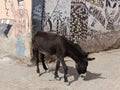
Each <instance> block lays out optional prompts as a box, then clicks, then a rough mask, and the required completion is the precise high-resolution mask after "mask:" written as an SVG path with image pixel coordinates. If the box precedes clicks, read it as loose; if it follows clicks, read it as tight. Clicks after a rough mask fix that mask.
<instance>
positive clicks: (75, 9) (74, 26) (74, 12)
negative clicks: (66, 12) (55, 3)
mask: <svg viewBox="0 0 120 90" xmlns="http://www.w3.org/2000/svg"><path fill="white" fill-rule="evenodd" d="M87 26H88V8H87V7H86V5H85V4H84V3H83V2H72V3H71V30H70V33H71V39H73V40H74V41H75V40H77V41H78V40H80V39H82V40H85V39H86V38H87V31H88V27H87Z"/></svg>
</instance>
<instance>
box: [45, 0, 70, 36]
mask: <svg viewBox="0 0 120 90" xmlns="http://www.w3.org/2000/svg"><path fill="white" fill-rule="evenodd" d="M69 28H70V0H46V3H45V18H44V31H51V32H53V33H57V34H62V35H69V30H70V29H69Z"/></svg>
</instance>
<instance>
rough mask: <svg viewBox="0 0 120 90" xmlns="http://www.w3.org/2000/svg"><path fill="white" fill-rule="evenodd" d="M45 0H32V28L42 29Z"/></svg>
mask: <svg viewBox="0 0 120 90" xmlns="http://www.w3.org/2000/svg"><path fill="white" fill-rule="evenodd" d="M44 4H45V0H32V28H33V30H34V29H37V30H38V31H41V30H42V17H43V11H44Z"/></svg>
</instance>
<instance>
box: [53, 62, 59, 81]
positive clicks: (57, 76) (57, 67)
mask: <svg viewBox="0 0 120 90" xmlns="http://www.w3.org/2000/svg"><path fill="white" fill-rule="evenodd" d="M59 67H60V61H59V60H57V62H56V68H55V74H54V75H55V79H56V80H60V78H59V75H58V70H59Z"/></svg>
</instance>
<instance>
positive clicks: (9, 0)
mask: <svg viewBox="0 0 120 90" xmlns="http://www.w3.org/2000/svg"><path fill="white" fill-rule="evenodd" d="M21 1H24V4H23V6H24V10H23V11H20V10H19V9H20V8H21V7H19V5H18V3H19V2H20V4H21ZM33 1H34V2H36V1H38V0H2V1H1V2H0V5H1V8H0V13H1V14H0V42H1V44H0V49H1V50H3V51H6V52H9V53H13V54H17V55H20V56H28V57H29V56H30V41H31V32H32V31H31V23H32V22H31V21H32V20H33V19H35V17H33V16H34V15H33V14H31V13H32V12H34V13H35V14H36V15H37V14H39V13H40V12H41V10H44V13H43V15H42V14H40V15H38V16H39V17H41V18H40V19H38V21H39V20H43V21H42V22H43V24H42V26H43V27H44V29H42V30H43V31H46V32H52V33H57V34H60V35H65V36H66V37H67V38H68V39H70V40H72V41H74V42H75V43H78V44H80V45H81V47H82V48H84V49H85V50H86V51H89V52H98V51H102V50H109V49H113V48H119V47H120V43H119V42H120V0H39V1H41V3H42V4H41V3H40V5H38V6H36V7H33V9H32V2H33ZM41 5H45V8H42V9H41ZM13 6H14V7H13ZM33 6H34V5H33ZM33 10H34V11H33ZM16 13H19V15H18V14H17V15H16ZM32 15H33V16H32ZM31 16H32V19H31ZM19 22H24V23H21V24H20V23H19ZM40 23H41V22H40ZM32 25H33V23H32ZM37 26H38V25H37ZM21 28H22V29H21ZM38 28H39V26H38ZM22 30H23V31H22ZM19 36H20V37H19Z"/></svg>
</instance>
